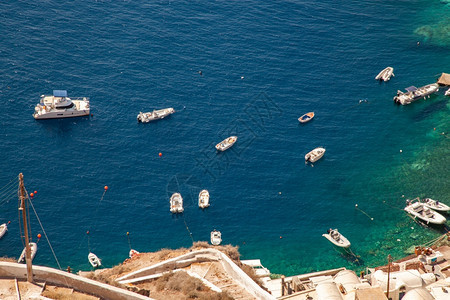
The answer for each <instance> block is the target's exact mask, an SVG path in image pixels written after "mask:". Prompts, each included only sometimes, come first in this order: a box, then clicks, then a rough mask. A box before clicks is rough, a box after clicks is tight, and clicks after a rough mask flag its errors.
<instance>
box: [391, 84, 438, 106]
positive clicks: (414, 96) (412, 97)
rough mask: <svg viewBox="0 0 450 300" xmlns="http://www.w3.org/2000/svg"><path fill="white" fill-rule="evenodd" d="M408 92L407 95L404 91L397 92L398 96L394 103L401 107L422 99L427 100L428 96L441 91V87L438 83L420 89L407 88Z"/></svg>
mask: <svg viewBox="0 0 450 300" xmlns="http://www.w3.org/2000/svg"><path fill="white" fill-rule="evenodd" d="M406 91H407V92H406V93H404V92H402V91H397V95H396V96H395V97H394V102H395V103H398V104H401V105H407V104H410V103H411V102H414V101H416V100H418V99H421V98H424V99H425V98H426V96H429V95H431V94H433V93H435V92H437V91H439V85H438V84H437V83H432V84H428V85H425V86H423V87H420V88H416V87H415V86H410V87H407V88H406Z"/></svg>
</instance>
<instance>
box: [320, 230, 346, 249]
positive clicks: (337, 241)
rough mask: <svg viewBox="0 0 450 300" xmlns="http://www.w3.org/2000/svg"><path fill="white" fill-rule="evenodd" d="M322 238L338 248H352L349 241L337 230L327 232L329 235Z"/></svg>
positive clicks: (325, 234) (326, 234)
mask: <svg viewBox="0 0 450 300" xmlns="http://www.w3.org/2000/svg"><path fill="white" fill-rule="evenodd" d="M322 236H323V237H325V238H326V239H327V240H329V241H330V242H332V243H333V244H334V245H336V246H338V247H342V248H348V247H350V246H351V243H350V242H349V240H348V239H347V238H346V237H345V236H343V235H342V234H341V233H339V231H338V230H337V229H331V228H330V229H328V230H327V233H324V234H322Z"/></svg>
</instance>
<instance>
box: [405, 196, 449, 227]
mask: <svg viewBox="0 0 450 300" xmlns="http://www.w3.org/2000/svg"><path fill="white" fill-rule="evenodd" d="M404 210H405V211H406V212H408V213H409V214H410V215H412V216H414V218H419V219H421V220H422V221H424V222H426V223H427V224H429V223H432V224H437V225H440V224H444V223H445V222H446V221H447V219H446V218H445V217H444V216H443V215H441V214H440V213H438V212H436V211H434V210H432V209H430V208H428V207H426V206H425V204H424V203H422V202H420V201H419V199H418V198H416V199H413V200H407V201H406V207H405V208H404Z"/></svg>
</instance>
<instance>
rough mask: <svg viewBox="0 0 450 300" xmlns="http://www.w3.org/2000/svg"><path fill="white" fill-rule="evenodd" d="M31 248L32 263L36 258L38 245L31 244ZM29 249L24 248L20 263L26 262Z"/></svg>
mask: <svg viewBox="0 0 450 300" xmlns="http://www.w3.org/2000/svg"><path fill="white" fill-rule="evenodd" d="M29 245H30V248H31V261H33V259H34V257H35V256H36V252H37V244H36V243H30V244H29ZM26 250H27V247H25V248H23V250H22V254H20V257H19V259H18V260H17V262H18V263H21V262H25V255H26Z"/></svg>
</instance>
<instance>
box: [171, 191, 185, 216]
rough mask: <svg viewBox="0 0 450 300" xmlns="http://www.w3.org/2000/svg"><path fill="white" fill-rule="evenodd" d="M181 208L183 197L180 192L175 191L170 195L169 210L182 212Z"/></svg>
mask: <svg viewBox="0 0 450 300" xmlns="http://www.w3.org/2000/svg"><path fill="white" fill-rule="evenodd" d="M183 211H184V209H183V197H181V194H180V193H175V194H173V195H172V197H170V212H171V213H174V214H177V213H182V212H183Z"/></svg>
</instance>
